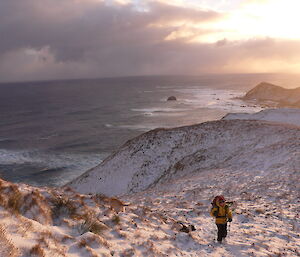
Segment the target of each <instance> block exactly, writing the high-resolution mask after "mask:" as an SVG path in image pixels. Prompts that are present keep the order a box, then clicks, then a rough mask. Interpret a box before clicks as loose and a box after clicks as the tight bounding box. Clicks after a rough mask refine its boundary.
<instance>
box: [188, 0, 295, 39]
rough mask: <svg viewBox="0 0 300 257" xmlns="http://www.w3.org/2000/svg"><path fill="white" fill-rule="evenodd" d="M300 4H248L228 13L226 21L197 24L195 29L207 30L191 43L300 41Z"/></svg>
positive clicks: (279, 0) (291, 0) (289, 0)
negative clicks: (267, 39)
mask: <svg viewBox="0 0 300 257" xmlns="http://www.w3.org/2000/svg"><path fill="white" fill-rule="evenodd" d="M299 10H300V1H295V0H272V1H271V0H269V1H247V3H243V4H241V5H240V6H239V8H236V9H233V10H232V11H229V12H226V13H224V19H222V20H219V21H214V22H211V23H204V24H203V23H202V24H200V23H199V24H194V25H193V29H194V30H195V28H198V29H199V31H203V30H204V31H207V32H209V33H206V34H205V33H201V34H199V35H195V36H194V37H193V38H190V42H207V43H213V42H217V41H220V40H222V39H228V40H247V39H250V38H265V37H270V38H277V39H291V40H298V39H300V30H299V29H298V27H297V26H298V24H300V15H299Z"/></svg>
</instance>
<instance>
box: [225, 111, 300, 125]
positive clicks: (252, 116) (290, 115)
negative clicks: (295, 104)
mask: <svg viewBox="0 0 300 257" xmlns="http://www.w3.org/2000/svg"><path fill="white" fill-rule="evenodd" d="M223 119H224V120H266V121H272V122H277V123H286V124H292V125H297V126H300V109H288V108H282V109H267V110H263V111H260V112H257V113H229V114H227V115H226V116H225V117H224V118H223Z"/></svg>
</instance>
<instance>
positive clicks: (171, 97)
mask: <svg viewBox="0 0 300 257" xmlns="http://www.w3.org/2000/svg"><path fill="white" fill-rule="evenodd" d="M176 100H177V98H176V97H175V96H173V95H172V96H169V97H168V99H167V101H176Z"/></svg>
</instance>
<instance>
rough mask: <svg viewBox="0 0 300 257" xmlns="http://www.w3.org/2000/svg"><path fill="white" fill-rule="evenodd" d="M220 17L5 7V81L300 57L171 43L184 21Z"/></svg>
mask: <svg viewBox="0 0 300 257" xmlns="http://www.w3.org/2000/svg"><path fill="white" fill-rule="evenodd" d="M221 18H222V15H221V14H219V13H217V12H214V11H209V10H200V9H195V10H193V9H191V8H183V7H176V6H171V5H167V4H163V3H158V2H150V3H148V5H147V6H146V9H144V10H143V9H142V8H140V7H138V8H137V7H136V6H133V5H130V4H128V5H119V4H109V5H108V4H105V3H104V2H101V1H96V0H43V1H41V0H0V37H1V38H0V80H2V81H3V80H22V79H58V78H74V77H101V76H124V75H143V74H147V75H151V74H178V73H181V74H187V73H197V72H218V71H221V72H222V67H223V66H224V65H227V64H228V63H229V62H230V61H231V60H234V61H236V60H239V59H240V58H247V57H248V56H251V55H254V56H255V55H259V58H265V59H268V58H269V55H271V56H273V55H274V53H273V52H271V51H272V50H271V49H273V48H274V47H275V49H277V50H278V55H279V56H280V55H284V56H285V57H286V58H292V56H291V55H290V54H286V52H283V50H281V49H280V47H281V46H283V47H285V48H286V47H287V48H289V49H287V52H291V50H290V49H293V50H294V51H297V50H299V47H298V46H296V45H293V46H291V45H289V43H286V42H285V43H276V42H273V41H270V40H261V41H259V40H258V41H247V42H230V41H229V40H226V39H224V40H220V41H219V42H217V43H216V44H200V43H188V42H187V41H188V40H186V39H174V40H169V41H166V40H164V39H165V38H166V37H167V36H168V35H170V34H171V33H172V32H174V31H177V30H180V29H181V28H182V27H184V26H185V24H184V23H185V22H188V23H191V22H198V23H201V22H209V21H214V20H217V19H221ZM175 21H177V22H178V21H180V22H181V23H182V25H180V24H179V25H178V24H177V25H176V24H175V25H174V23H173V22H175ZM197 33H198V35H199V34H201V33H210V31H207V30H203V31H201V30H198V31H197ZM187 39H189V38H187ZM264 47H265V48H268V47H269V49H268V50H267V51H265V49H264ZM28 49H31V50H30V51H29V50H28ZM257 49H262V50H261V51H260V52H261V53H260V54H259V52H257ZM298 52H299V51H298Z"/></svg>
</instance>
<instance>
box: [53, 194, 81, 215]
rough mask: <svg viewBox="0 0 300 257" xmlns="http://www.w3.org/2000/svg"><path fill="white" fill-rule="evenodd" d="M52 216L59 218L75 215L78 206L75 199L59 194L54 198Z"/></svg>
mask: <svg viewBox="0 0 300 257" xmlns="http://www.w3.org/2000/svg"><path fill="white" fill-rule="evenodd" d="M52 206H53V207H52V210H51V213H52V217H53V218H54V219H55V218H59V217H60V216H75V215H76V210H77V208H76V206H75V204H74V202H73V201H71V200H70V199H69V198H67V197H62V196H58V197H55V198H53V199H52Z"/></svg>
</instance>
